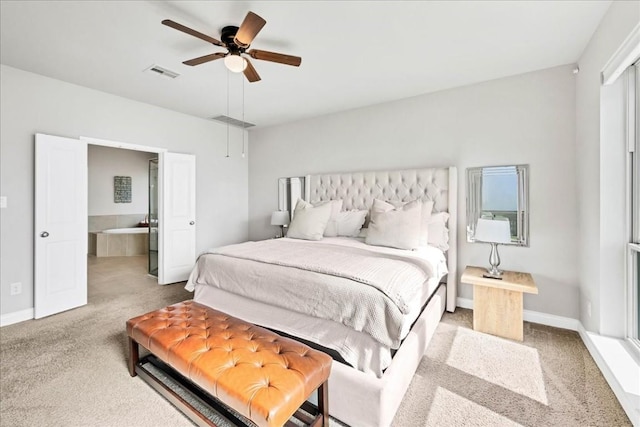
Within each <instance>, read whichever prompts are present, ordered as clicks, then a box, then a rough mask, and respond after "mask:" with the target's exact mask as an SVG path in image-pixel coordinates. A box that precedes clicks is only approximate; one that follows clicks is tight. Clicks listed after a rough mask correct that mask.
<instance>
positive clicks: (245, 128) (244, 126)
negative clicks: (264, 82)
mask: <svg viewBox="0 0 640 427" xmlns="http://www.w3.org/2000/svg"><path fill="white" fill-rule="evenodd" d="M246 126H247V125H246V123H245V121H244V79H242V158H243V159H244V156H245V154H244V134H245V133H247V127H246Z"/></svg>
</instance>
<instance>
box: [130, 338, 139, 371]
mask: <svg viewBox="0 0 640 427" xmlns="http://www.w3.org/2000/svg"><path fill="white" fill-rule="evenodd" d="M138 350H139V348H138V343H137V342H135V341H134V339H133V338H131V337H129V375H131V376H132V377H135V376H136V375H137V374H136V365H137V364H138V360H139V359H140V354H139V351H138Z"/></svg>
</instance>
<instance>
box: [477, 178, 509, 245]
mask: <svg viewBox="0 0 640 427" xmlns="http://www.w3.org/2000/svg"><path fill="white" fill-rule="evenodd" d="M481 194H482V209H481V212H480V217H481V218H491V219H500V218H506V219H508V220H509V224H510V225H511V237H512V238H516V237H517V236H518V222H517V218H518V172H517V170H516V167H515V166H505V167H493V168H484V169H483V170H482V188H481Z"/></svg>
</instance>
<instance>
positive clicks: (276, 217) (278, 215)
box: [271, 211, 289, 226]
mask: <svg viewBox="0 0 640 427" xmlns="http://www.w3.org/2000/svg"><path fill="white" fill-rule="evenodd" d="M271 225H281V226H284V225H289V212H288V211H275V212H273V213H272V214H271Z"/></svg>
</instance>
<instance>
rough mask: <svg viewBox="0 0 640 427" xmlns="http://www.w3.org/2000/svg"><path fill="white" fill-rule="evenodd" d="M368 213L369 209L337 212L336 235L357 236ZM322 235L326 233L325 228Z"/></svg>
mask: <svg viewBox="0 0 640 427" xmlns="http://www.w3.org/2000/svg"><path fill="white" fill-rule="evenodd" d="M368 213H369V211H367V210H364V211H359V210H351V211H344V212H339V213H338V216H337V220H336V224H337V228H338V236H347V237H358V235H359V234H360V229H361V228H362V224H364V220H365V218H366V217H367V214H368ZM327 228H328V227H327ZM324 235H325V236H326V235H327V233H326V230H325V234H324Z"/></svg>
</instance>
